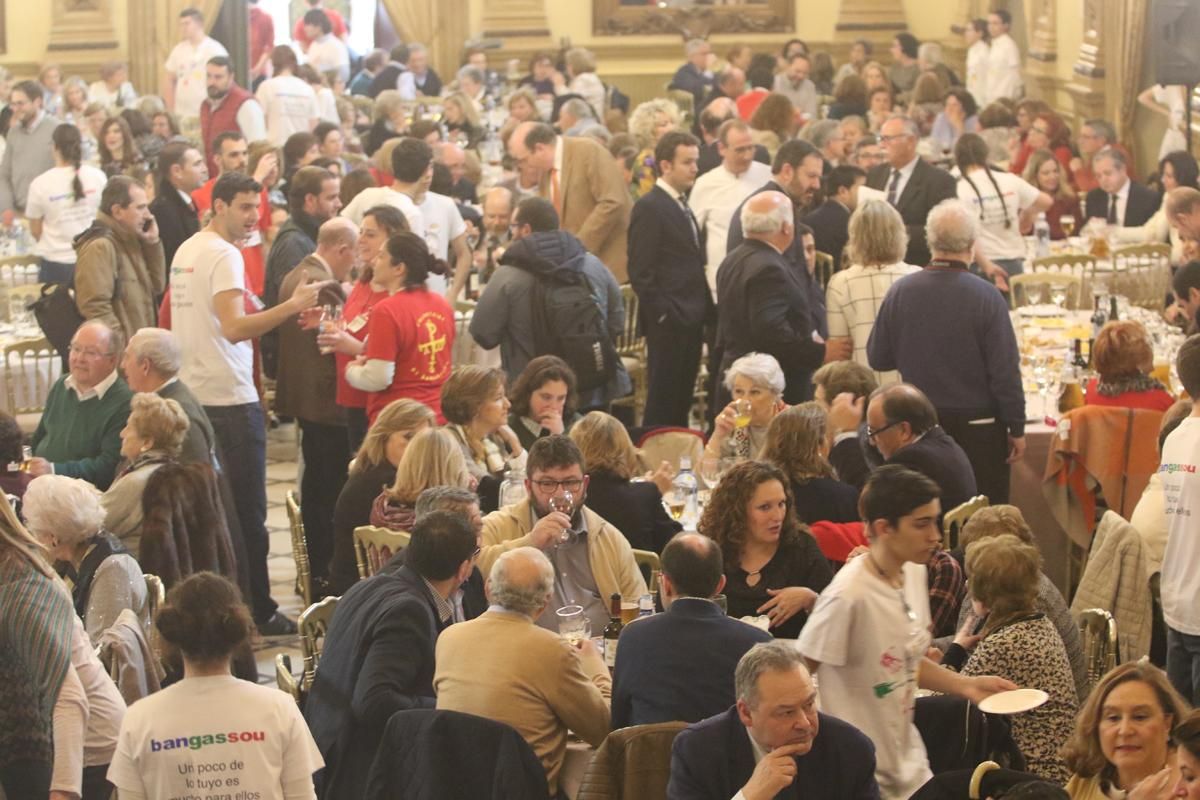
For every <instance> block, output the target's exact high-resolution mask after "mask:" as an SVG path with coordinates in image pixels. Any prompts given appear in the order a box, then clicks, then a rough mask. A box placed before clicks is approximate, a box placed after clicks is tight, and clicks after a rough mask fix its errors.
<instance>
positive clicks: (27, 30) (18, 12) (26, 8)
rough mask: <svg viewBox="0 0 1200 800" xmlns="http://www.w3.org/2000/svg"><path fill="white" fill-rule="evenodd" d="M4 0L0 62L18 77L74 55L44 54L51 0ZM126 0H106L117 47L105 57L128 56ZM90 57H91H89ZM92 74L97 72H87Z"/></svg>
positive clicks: (69, 58) (68, 59)
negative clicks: (4, 41) (15, 72)
mask: <svg viewBox="0 0 1200 800" xmlns="http://www.w3.org/2000/svg"><path fill="white" fill-rule="evenodd" d="M0 2H3V3H4V6H5V8H4V12H5V39H6V44H7V52H5V53H4V54H3V55H0V65H4V66H6V67H9V68H10V69H15V70H16V71H17V73H18V77H29V75H28V74H26V73H29V72H30V71H32V70H35V69H36V67H37V66H38V65H40V64H43V63H45V62H47V61H52V60H53V61H60V62H64V63H70V62H72V61H74V60H75V58H76V57H77V56H76V54H75V53H73V52H72V51H65V52H61V51H60V52H55V53H50V54H49V55H48V54H47V46H48V45H49V44H50V28H51V25H52V15H51V14H50V13H47V11H48V6H49V5H50V0H0ZM127 3H128V0H109V8H110V10H111V19H112V20H113V30H114V31H115V33H116V41H117V49H116V50H108V51H105V52H106V54H109V55H108V56H107V57H108V58H112V59H124V58H128V56H129V25H128V22H127V19H128V16H127V14H128V5H127ZM89 60H91V59H89ZM86 77H89V78H94V77H96V76H86Z"/></svg>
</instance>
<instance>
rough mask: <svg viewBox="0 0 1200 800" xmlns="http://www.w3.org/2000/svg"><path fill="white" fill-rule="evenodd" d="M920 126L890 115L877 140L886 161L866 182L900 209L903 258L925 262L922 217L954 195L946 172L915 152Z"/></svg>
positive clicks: (919, 262)
mask: <svg viewBox="0 0 1200 800" xmlns="http://www.w3.org/2000/svg"><path fill="white" fill-rule="evenodd" d="M919 138H920V130H919V129H918V128H917V124H916V123H915V122H913V121H912V120H911V119H909V118H907V117H892V118H891V119H889V120H888V121H887V122H885V123H883V127H882V128H880V130H879V141H880V142H882V143H883V147H884V150H885V151H886V152H887V163H886V164H880V165H879V166H877V167H875V168H874V169H872V170H871V171H870V172H868V173H867V186H870V187H871V188H872V189H878V190H879V191H881V192H885V193H886V195H887V201H888V203H890V204H891V205H893V206H894V207H895V208H896V210H897V211H899V212H900V216H901V218H903V220H904V227H905V229H906V230H907V231H908V251H907V252H906V253H905V255H904V261H905V263H908V264H915V265H917V266H925V265H926V264H928V263H929V246H928V245H927V244H926V242H925V217H927V216H928V215H929V211H930V209H932V208H933V207H934V206H936V205H937V204H938V203H940V202H942V201H943V200H948V199H950V198H952V197H954V196H955V194H956V192H955V184H954V178H953V177H951V175H950V173H949V172H946V170H944V169H940V168H938V167H935V166H933V165H931V164H928V163H926V162H925V161H924V160H923V159H922V158H921V157H920V156H919V155H917V141H918V140H919Z"/></svg>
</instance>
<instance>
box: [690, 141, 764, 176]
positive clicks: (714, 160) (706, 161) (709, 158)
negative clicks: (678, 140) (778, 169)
mask: <svg viewBox="0 0 1200 800" xmlns="http://www.w3.org/2000/svg"><path fill="white" fill-rule="evenodd" d="M754 160H755V161H757V162H759V163H760V164H766V165H768V166H770V164H771V154H770V152H768V151H767V148H766V147H764V146H763V145H761V144H756V145H754ZM720 163H721V151H720V149H718V147H717V143H716V142H712V143H710V144H704V145H700V158H699V160H697V161H696V177H697V178H698V177H700V176H701V175H703V174H704V173H706V172H708V171H710V170H714V169H716V168H717V167H718V166H719V165H720Z"/></svg>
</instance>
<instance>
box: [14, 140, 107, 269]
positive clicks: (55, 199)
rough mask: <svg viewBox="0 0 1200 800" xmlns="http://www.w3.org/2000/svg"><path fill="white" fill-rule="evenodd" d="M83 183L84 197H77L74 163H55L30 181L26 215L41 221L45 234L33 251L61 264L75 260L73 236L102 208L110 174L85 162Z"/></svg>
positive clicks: (80, 174)
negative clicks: (56, 164) (61, 164)
mask: <svg viewBox="0 0 1200 800" xmlns="http://www.w3.org/2000/svg"><path fill="white" fill-rule="evenodd" d="M79 180H80V182H81V183H82V184H83V199H81V200H78V201H77V200H76V199H75V190H74V189H73V188H72V184H73V183H74V182H75V168H74V167H52V168H51V169H48V170H46V171H45V172H43V173H42V174H41V175H38V176H37V177H36V178H34V179H33V183H31V184H29V196H28V198H27V199H26V200H25V216H26V217H28V218H29V219H40V220H41V221H42V238H40V239H38V242H37V244H36V245H34V247H33V252H34V253H36V254H37V255H39V256H41V257H42V258H44V259H46V260H47V261H57V262H58V263H60V264H74V263H75V248H73V247H71V240H73V239H74V238H75V237H76V236H78V235H79V234H81V233H83V232H84V231H85V230H87V228H88V226H89V225H91V224H92V221H93V220H94V219H96V212H97V211H99V210H100V194H101V193H102V192H103V191H104V184H105V183H107V182H108V177H107V176H106V175H105V174H104V173H103V172H102V171H100V170H99V169H97V168H96V167H89V166H87V165H86V164H85V165H83V166H81V167H80V168H79Z"/></svg>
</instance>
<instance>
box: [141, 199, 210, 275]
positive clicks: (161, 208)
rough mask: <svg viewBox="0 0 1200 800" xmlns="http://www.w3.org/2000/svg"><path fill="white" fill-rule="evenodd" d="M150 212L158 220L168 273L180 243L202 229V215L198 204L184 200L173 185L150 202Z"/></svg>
mask: <svg viewBox="0 0 1200 800" xmlns="http://www.w3.org/2000/svg"><path fill="white" fill-rule="evenodd" d="M150 213H151V214H153V215H154V219H155V220H157V221H158V235H159V238H161V239H162V246H163V258H164V261H163V263H164V264H166V266H167V270H168V273H169V271H170V269H171V261H173V260H174V259H175V251H176V250H178V249H179V245H181V244H183V243H184V242H186V241H187V240H188V239H190V238H191V237H192V236H194V235H195V234H196V233H198V232H199V230H200V216H199V215H198V214H197V212H196V206H195V205H194V204H192V203H185V202H183V198H182V197H180V196H179V192H178V191H177V190H176V189H175V188H174V187H171V189H170V190H169V191H166V192H159V193H158V197H155V198H154V202H153V203H151V204H150Z"/></svg>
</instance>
